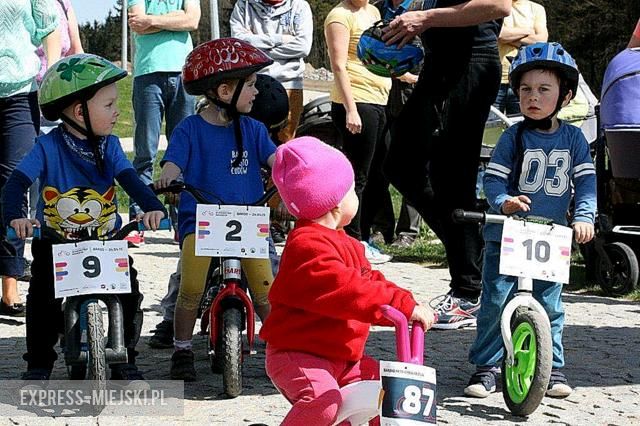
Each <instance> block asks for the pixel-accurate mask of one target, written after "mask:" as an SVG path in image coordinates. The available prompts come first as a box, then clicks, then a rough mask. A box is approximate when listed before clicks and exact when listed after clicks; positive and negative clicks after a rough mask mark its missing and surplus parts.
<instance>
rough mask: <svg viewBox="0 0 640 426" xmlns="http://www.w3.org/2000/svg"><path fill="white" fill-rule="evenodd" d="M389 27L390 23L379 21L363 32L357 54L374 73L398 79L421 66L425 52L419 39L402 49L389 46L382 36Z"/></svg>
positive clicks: (415, 38)
mask: <svg viewBox="0 0 640 426" xmlns="http://www.w3.org/2000/svg"><path fill="white" fill-rule="evenodd" d="M388 25H389V22H383V21H378V22H376V23H375V24H373V26H371V27H370V28H369V29H367V30H366V31H365V32H363V33H362V35H361V36H360V41H358V48H357V54H358V58H360V60H361V61H362V63H363V64H364V66H365V67H366V68H367V69H368V70H369V71H371V72H372V73H374V74H376V75H379V76H381V77H398V76H401V75H403V74H405V73H407V72H409V71H411V70H412V69H414V68H416V67H417V66H418V65H420V62H421V61H422V59H423V58H424V51H423V49H422V43H421V42H420V39H419V38H417V37H414V39H413V40H412V41H411V43H407V44H405V45H404V46H402V48H400V49H398V46H397V45H390V46H387V45H386V44H385V41H384V40H382V34H383V33H384V29H385V28H386V27H387V26H388Z"/></svg>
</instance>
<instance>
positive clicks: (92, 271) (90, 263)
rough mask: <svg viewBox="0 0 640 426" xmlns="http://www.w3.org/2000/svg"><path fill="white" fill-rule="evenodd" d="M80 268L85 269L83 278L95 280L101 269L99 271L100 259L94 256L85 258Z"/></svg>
mask: <svg viewBox="0 0 640 426" xmlns="http://www.w3.org/2000/svg"><path fill="white" fill-rule="evenodd" d="M82 266H83V267H84V269H86V271H84V276H85V277H87V278H95V277H97V276H99V275H100V272H102V269H100V259H98V258H97V257H95V256H87V257H85V258H84V259H82Z"/></svg>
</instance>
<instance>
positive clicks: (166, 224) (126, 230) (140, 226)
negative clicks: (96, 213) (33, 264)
mask: <svg viewBox="0 0 640 426" xmlns="http://www.w3.org/2000/svg"><path fill="white" fill-rule="evenodd" d="M170 229H171V221H170V220H169V219H168V218H164V219H162V220H161V221H160V226H159V227H158V231H162V230H170ZM131 231H148V229H147V228H146V227H145V226H144V223H142V221H139V222H138V221H133V222H129V223H127V224H126V225H124V226H123V227H122V228H120V229H119V230H118V232H116V233H115V234H114V235H113V236H112V237H111V238H107V240H122V239H124V237H126V236H127V235H129V234H130V233H131ZM7 238H10V239H14V238H18V236H17V235H16V230H15V229H13V228H12V227H11V226H7ZM33 238H36V239H41V238H47V239H50V240H53V241H55V242H57V243H59V244H64V243H75V242H78V240H69V239H66V238H64V237H62V236H61V235H60V234H59V233H58V232H56V231H54V230H53V229H51V228H48V227H42V228H33Z"/></svg>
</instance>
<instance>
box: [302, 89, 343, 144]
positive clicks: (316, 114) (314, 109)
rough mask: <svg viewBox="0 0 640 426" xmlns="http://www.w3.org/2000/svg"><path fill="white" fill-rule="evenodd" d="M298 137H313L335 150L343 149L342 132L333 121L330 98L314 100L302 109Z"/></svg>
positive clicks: (323, 97) (324, 97)
mask: <svg viewBox="0 0 640 426" xmlns="http://www.w3.org/2000/svg"><path fill="white" fill-rule="evenodd" d="M296 136H297V137H299V136H313V137H316V138H318V139H320V140H321V141H323V142H325V143H327V144H329V145H331V146H333V147H335V148H338V149H341V148H342V139H341V137H340V132H338V129H337V128H336V126H335V125H334V124H333V121H332V120H331V100H330V99H329V96H322V97H319V98H317V99H314V100H312V101H310V102H308V103H307V104H306V105H305V106H304V107H303V108H302V114H301V115H300V123H299V124H298V128H297V129H296Z"/></svg>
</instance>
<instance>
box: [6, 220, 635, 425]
mask: <svg viewBox="0 0 640 426" xmlns="http://www.w3.org/2000/svg"><path fill="white" fill-rule="evenodd" d="M131 254H132V255H133V256H134V258H135V260H136V261H135V263H136V267H137V268H138V271H139V278H140V280H141V289H142V291H143V292H144V294H145V300H144V302H143V307H144V312H145V324H144V330H143V337H142V339H141V342H140V344H139V350H140V352H141V354H140V356H139V365H140V368H141V369H142V370H143V372H144V374H145V377H146V378H147V379H156V380H159V379H168V378H169V358H170V356H171V350H170V349H165V350H157V349H151V348H149V347H148V346H147V345H146V341H147V340H148V338H149V335H150V331H151V330H152V329H153V328H154V326H155V325H156V324H157V323H158V322H159V321H160V320H161V315H160V312H159V310H160V309H159V302H160V300H161V299H162V296H163V294H164V291H165V289H166V285H167V280H168V277H169V275H170V274H171V272H173V271H174V270H175V268H176V263H177V261H178V247H177V246H176V245H175V244H173V243H172V235H170V234H169V233H168V232H158V233H155V234H153V235H150V234H147V244H145V245H143V246H142V247H140V248H136V249H132V250H131ZM380 269H381V270H382V271H383V272H384V273H385V274H386V276H387V277H388V278H389V279H391V280H393V281H395V282H397V283H398V284H400V285H402V286H405V287H407V288H409V289H411V290H412V291H414V292H415V294H416V295H417V298H418V299H419V300H422V301H425V302H426V301H428V300H429V299H430V298H432V297H434V296H436V295H439V294H442V293H444V292H446V290H447V287H448V273H447V271H446V270H445V269H441V268H434V267H429V266H423V265H417V264H412V263H401V262H391V263H388V264H385V265H382V267H381V268H380ZM22 290H23V294H24V292H25V291H26V285H25V284H22ZM564 301H565V305H566V311H567V317H566V326H565V333H564V334H565V335H564V342H565V350H566V362H567V367H566V369H565V372H566V374H567V376H568V378H569V380H570V382H571V384H572V385H573V386H575V388H576V390H575V392H574V393H573V395H571V396H570V397H569V398H567V399H564V400H554V399H549V398H546V399H545V400H544V401H543V404H542V406H541V407H539V408H538V410H537V411H536V412H535V413H534V414H533V415H531V416H530V417H529V418H528V420H525V419H522V418H517V417H512V416H511V415H510V414H509V412H508V411H507V410H506V406H505V404H504V401H503V400H502V395H501V394H500V393H497V394H494V395H492V396H490V397H489V398H486V399H472V398H466V397H464V396H462V389H463V388H464V386H465V384H466V382H467V380H468V378H469V375H470V374H471V373H472V371H473V368H472V366H471V365H470V364H469V363H468V362H467V351H468V349H469V346H470V344H471V343H472V340H473V338H474V334H475V330H474V329H462V330H455V331H432V332H429V333H428V334H427V336H426V347H425V352H426V364H427V365H429V366H431V367H434V368H435V369H436V370H437V373H438V378H437V380H438V420H439V422H440V423H441V424H455V425H458V424H463V425H467V424H474V425H475V424H496V425H506V424H512V423H520V422H526V423H528V424H536V425H537V424H548V423H556V424H571V425H594V424H598V425H605V424H606V425H632V424H635V425H637V424H640V398H639V395H640V361H639V359H638V355H639V354H640V304H639V303H634V302H629V301H624V300H618V299H610V298H604V297H596V296H589V295H585V294H578V293H565V295H564ZM24 333H25V327H24V320H23V319H12V318H9V317H2V316H0V350H1V351H2V361H1V362H0V379H2V380H9V379H17V378H18V377H19V374H20V372H22V371H23V369H24V368H25V364H24V362H23V361H22V359H21V356H22V353H23V352H24V350H25V340H24ZM393 338H394V335H393V332H392V331H391V330H390V329H385V328H375V329H374V330H373V332H372V333H371V338H370V340H369V343H368V352H369V353H370V354H371V355H373V356H375V357H377V358H384V359H391V360H392V359H394V341H393ZM194 339H195V340H194V342H195V353H196V367H197V370H198V381H197V382H195V383H188V384H186V386H185V408H184V415H183V416H176V417H155V418H148V417H144V418H143V417H129V418H126V419H123V418H118V417H106V416H100V417H98V418H91V417H84V418H56V419H52V418H35V417H30V418H27V417H15V418H6V417H3V418H0V424H3V425H4V424H7V425H9V424H10V425H17V424H60V425H63V424H64V425H66V424H69V425H76V424H78V425H84V424H101V425H112V424H113V425H116V424H117V425H121V424H122V423H123V421H126V423H127V424H145V425H148V424H182V423H193V424H196V423H197V424H228V425H250V424H252V423H265V424H267V425H277V424H279V423H280V421H281V419H282V418H283V416H284V415H285V414H286V412H287V410H288V407H289V404H288V402H287V401H286V400H285V399H284V398H283V397H282V396H280V395H279V394H278V392H277V391H276V390H275V389H274V387H273V386H272V385H271V383H270V381H269V380H268V378H267V377H266V376H265V373H264V348H263V347H259V348H258V353H257V354H256V355H254V356H251V357H249V358H248V359H247V361H246V364H245V374H244V381H245V390H244V393H243V394H242V395H241V396H240V397H238V398H236V399H231V400H230V399H225V398H224V396H223V395H222V387H221V377H220V376H217V375H214V374H213V373H211V371H210V369H209V363H208V359H207V355H206V350H205V344H204V339H203V338H202V337H200V336H195V337H194ZM52 378H55V379H65V378H66V370H65V368H64V366H63V362H62V361H61V360H59V361H58V364H57V366H56V369H55V371H54V373H53V377H52ZM0 410H1V406H0ZM310 426H311V425H310Z"/></svg>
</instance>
